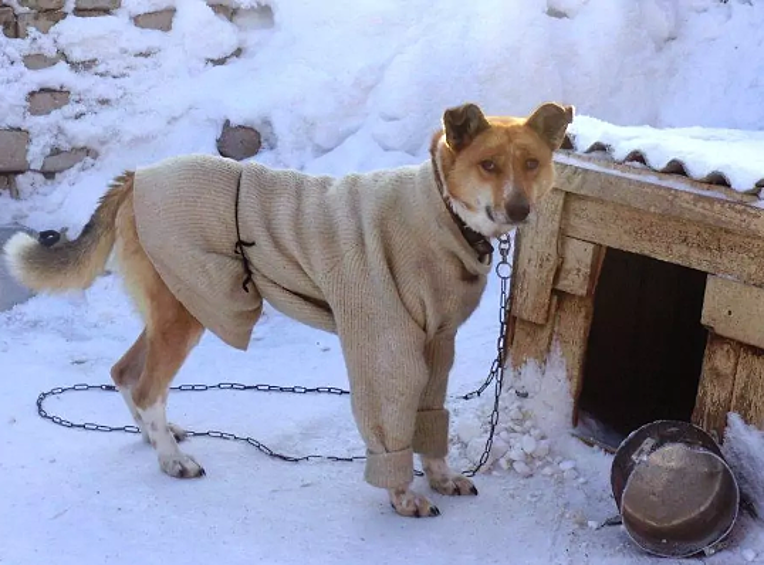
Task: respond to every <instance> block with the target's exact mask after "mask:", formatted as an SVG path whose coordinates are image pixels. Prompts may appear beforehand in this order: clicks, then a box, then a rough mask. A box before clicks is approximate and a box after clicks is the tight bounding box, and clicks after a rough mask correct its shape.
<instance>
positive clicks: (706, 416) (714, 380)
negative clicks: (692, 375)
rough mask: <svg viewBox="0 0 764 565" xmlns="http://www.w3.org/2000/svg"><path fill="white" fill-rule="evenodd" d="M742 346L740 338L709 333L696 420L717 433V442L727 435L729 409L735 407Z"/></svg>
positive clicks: (697, 423) (707, 429)
mask: <svg viewBox="0 0 764 565" xmlns="http://www.w3.org/2000/svg"><path fill="white" fill-rule="evenodd" d="M740 347H741V345H740V343H738V342H736V341H733V340H731V339H727V338H725V337H722V336H718V335H715V334H714V333H713V332H709V334H708V341H707V342H706V350H705V353H704V356H703V368H702V370H701V374H700V382H699V384H698V394H697V396H696V399H695V409H694V410H693V412H692V422H693V423H694V424H696V425H698V426H700V427H701V428H703V429H704V430H706V431H707V432H709V433H711V434H714V435H716V439H717V441H721V440H722V439H723V438H724V428H725V427H726V426H727V412H729V410H730V407H731V406H732V393H733V388H734V385H735V374H736V372H737V366H738V359H739V357H740Z"/></svg>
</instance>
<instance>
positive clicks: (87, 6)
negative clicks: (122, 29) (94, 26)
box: [74, 0, 122, 12]
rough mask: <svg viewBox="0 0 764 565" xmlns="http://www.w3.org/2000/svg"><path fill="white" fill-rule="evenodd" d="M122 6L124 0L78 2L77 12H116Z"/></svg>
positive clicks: (85, 0) (77, 0)
mask: <svg viewBox="0 0 764 565" xmlns="http://www.w3.org/2000/svg"><path fill="white" fill-rule="evenodd" d="M120 6H122V0H76V1H75V3H74V9H75V10H103V11H107V12H108V11H109V10H116V9H117V8H119V7H120Z"/></svg>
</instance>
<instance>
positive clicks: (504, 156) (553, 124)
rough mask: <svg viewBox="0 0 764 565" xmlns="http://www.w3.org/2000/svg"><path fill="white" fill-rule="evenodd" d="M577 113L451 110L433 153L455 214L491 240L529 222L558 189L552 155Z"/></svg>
mask: <svg viewBox="0 0 764 565" xmlns="http://www.w3.org/2000/svg"><path fill="white" fill-rule="evenodd" d="M573 114H574V108H573V106H562V105H560V104H555V103H553V102H548V103H546V104H542V105H541V106H539V107H538V108H537V109H536V110H535V111H534V112H533V113H532V114H531V115H530V116H528V117H527V118H516V117H509V116H488V117H487V116H485V115H483V112H482V110H481V109H480V108H479V107H478V106H477V105H475V104H469V103H468V104H463V105H461V106H457V107H455V108H449V109H447V110H446V111H445V112H444V114H443V129H442V130H440V131H439V132H437V133H436V134H435V136H434V137H433V143H432V146H431V151H432V155H433V158H434V161H435V163H436V166H437V169H438V171H436V174H437V173H439V174H440V176H441V180H442V181H443V182H442V184H443V189H444V191H445V197H446V199H447V200H448V201H449V202H450V204H451V206H452V207H453V209H454V212H456V214H458V215H459V217H461V219H462V220H464V222H465V223H466V224H467V225H468V226H469V227H470V228H472V229H473V230H475V231H476V232H478V233H481V234H483V235H484V236H486V237H498V236H500V235H503V234H505V233H507V232H508V231H510V230H511V229H512V228H513V227H514V226H516V225H518V224H521V223H522V222H524V221H525V220H526V219H527V218H528V216H529V215H530V214H531V213H532V212H533V208H534V206H535V204H536V202H538V200H539V199H540V198H542V197H543V196H544V195H545V194H546V193H547V192H549V190H550V189H551V188H552V184H553V183H554V163H553V161H552V154H553V152H554V151H555V150H557V149H559V148H560V146H561V145H562V142H563V140H564V138H565V131H566V129H567V127H568V125H569V124H570V123H571V122H572V121H573Z"/></svg>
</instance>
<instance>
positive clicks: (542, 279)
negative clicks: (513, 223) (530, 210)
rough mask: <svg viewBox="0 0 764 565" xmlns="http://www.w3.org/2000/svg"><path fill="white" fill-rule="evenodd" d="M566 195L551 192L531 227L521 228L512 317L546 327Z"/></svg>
mask: <svg viewBox="0 0 764 565" xmlns="http://www.w3.org/2000/svg"><path fill="white" fill-rule="evenodd" d="M564 198H565V193H564V192H562V191H561V190H554V189H553V190H552V191H551V192H550V193H549V194H547V195H546V196H544V198H543V199H542V200H541V201H540V202H539V204H538V208H537V210H536V213H535V214H534V215H533V216H532V219H531V220H530V221H529V223H528V224H526V225H524V226H522V227H521V228H518V230H517V231H518V234H517V235H518V238H517V241H519V243H518V245H519V253H518V258H517V262H516V263H515V264H514V265H513V269H515V270H516V272H517V278H516V279H515V284H516V286H515V288H514V290H513V293H514V294H513V305H512V314H513V315H515V316H517V317H518V318H521V319H523V320H526V321H529V322H534V323H536V324H542V325H543V324H546V321H547V319H548V318H549V305H550V301H551V298H552V288H553V286H554V277H555V273H556V272H557V268H558V266H559V264H560V255H559V250H558V245H559V241H558V240H559V234H560V218H561V216H562V208H563V201H564Z"/></svg>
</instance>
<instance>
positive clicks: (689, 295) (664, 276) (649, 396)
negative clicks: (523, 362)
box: [579, 249, 707, 443]
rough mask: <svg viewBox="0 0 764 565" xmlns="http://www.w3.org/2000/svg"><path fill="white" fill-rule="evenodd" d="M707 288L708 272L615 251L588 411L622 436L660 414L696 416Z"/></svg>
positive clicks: (599, 311) (589, 371)
mask: <svg viewBox="0 0 764 565" xmlns="http://www.w3.org/2000/svg"><path fill="white" fill-rule="evenodd" d="M705 286H706V275H705V273H702V272H700V271H696V270H694V269H689V268H687V267H682V266H679V265H674V264H672V263H666V262H663V261H658V260H657V259H653V258H650V257H645V256H642V255H636V254H633V253H627V252H624V251H620V250H617V249H608V250H607V254H606V256H605V261H604V264H603V266H602V271H601V274H600V278H599V282H598V284H597V292H596V296H595V298H594V318H593V321H592V326H591V331H590V334H589V341H588V348H587V353H586V366H585V368H584V379H583V388H582V391H581V396H580V398H579V409H580V410H581V411H582V413H585V415H586V416H587V417H590V418H593V419H594V420H595V421H597V422H598V423H599V424H602V425H604V426H605V427H606V428H610V430H611V431H612V432H615V433H616V434H617V435H619V436H625V435H626V434H628V433H629V432H631V431H632V430H634V429H636V428H638V427H639V426H641V425H642V424H646V423H648V422H651V421H653V420H657V419H664V418H670V419H675V420H684V421H690V417H691V415H692V411H693V408H694V406H695V396H696V393H697V389H698V382H699V380H700V373H701V368H702V363H703V353H704V350H705V345H706V334H707V331H706V329H705V328H704V327H703V326H702V325H701V323H700V317H701V311H702V308H703V295H704V291H705ZM610 443H612V438H611V442H610Z"/></svg>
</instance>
